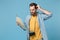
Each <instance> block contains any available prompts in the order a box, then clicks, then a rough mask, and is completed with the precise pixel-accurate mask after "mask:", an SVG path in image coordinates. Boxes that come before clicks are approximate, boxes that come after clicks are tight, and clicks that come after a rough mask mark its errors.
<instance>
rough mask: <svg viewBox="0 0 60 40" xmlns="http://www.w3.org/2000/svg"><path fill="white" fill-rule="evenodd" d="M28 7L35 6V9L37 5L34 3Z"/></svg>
mask: <svg viewBox="0 0 60 40" xmlns="http://www.w3.org/2000/svg"><path fill="white" fill-rule="evenodd" d="M29 6H35V9H37V4H36V3H30V5H29Z"/></svg>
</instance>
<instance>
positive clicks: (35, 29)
mask: <svg viewBox="0 0 60 40" xmlns="http://www.w3.org/2000/svg"><path fill="white" fill-rule="evenodd" d="M30 31H31V32H35V34H36V35H35V36H34V37H30V40H36V39H41V38H42V34H41V32H40V27H39V24H38V19H37V16H32V17H31V19H30Z"/></svg>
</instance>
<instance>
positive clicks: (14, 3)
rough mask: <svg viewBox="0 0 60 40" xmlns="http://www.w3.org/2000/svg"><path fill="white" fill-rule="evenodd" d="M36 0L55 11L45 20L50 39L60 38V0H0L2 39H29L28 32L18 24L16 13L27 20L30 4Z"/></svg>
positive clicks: (45, 7) (0, 30) (42, 5)
mask: <svg viewBox="0 0 60 40" xmlns="http://www.w3.org/2000/svg"><path fill="white" fill-rule="evenodd" d="M31 2H36V3H37V4H39V5H40V6H41V7H42V8H44V9H47V10H49V11H51V12H52V13H53V16H52V17H51V18H50V19H48V20H46V21H45V27H46V31H47V33H48V34H47V35H48V38H49V40H60V18H59V17H60V0H0V40H27V33H26V31H23V30H22V29H21V28H20V27H19V26H16V14H17V15H18V16H19V17H20V18H21V19H22V21H24V20H25V18H26V16H27V15H28V14H29V4H30V3H31Z"/></svg>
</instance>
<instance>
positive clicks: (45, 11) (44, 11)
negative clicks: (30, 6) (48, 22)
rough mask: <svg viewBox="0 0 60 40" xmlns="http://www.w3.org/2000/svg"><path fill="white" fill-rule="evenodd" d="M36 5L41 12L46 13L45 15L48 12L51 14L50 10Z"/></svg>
mask: <svg viewBox="0 0 60 40" xmlns="http://www.w3.org/2000/svg"><path fill="white" fill-rule="evenodd" d="M37 7H38V10H40V11H41V12H43V13H45V14H47V15H50V14H51V12H49V11H47V10H45V9H43V8H41V7H40V6H39V5H37Z"/></svg>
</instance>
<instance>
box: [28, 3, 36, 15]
mask: <svg viewBox="0 0 60 40" xmlns="http://www.w3.org/2000/svg"><path fill="white" fill-rule="evenodd" d="M29 6H30V13H31V14H32V15H34V14H35V13H36V10H37V4H36V3H31V4H30V5H29Z"/></svg>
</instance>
